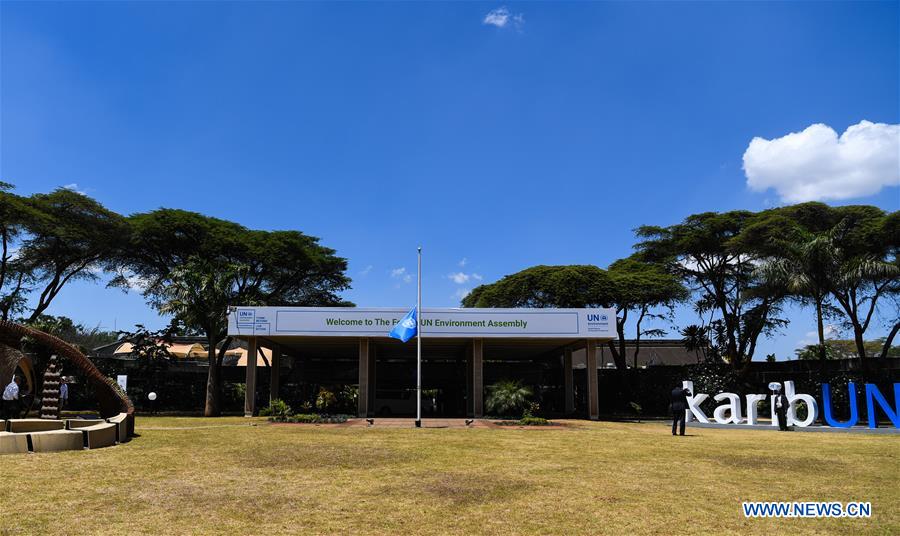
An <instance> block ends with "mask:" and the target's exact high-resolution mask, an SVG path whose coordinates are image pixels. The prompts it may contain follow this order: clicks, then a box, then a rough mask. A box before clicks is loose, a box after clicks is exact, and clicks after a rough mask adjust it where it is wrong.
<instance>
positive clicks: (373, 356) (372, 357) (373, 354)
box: [368, 343, 378, 416]
mask: <svg viewBox="0 0 900 536" xmlns="http://www.w3.org/2000/svg"><path fill="white" fill-rule="evenodd" d="M377 361H378V347H376V346H375V345H374V344H372V343H370V344H369V411H368V413H369V415H372V416H374V415H375V412H376V411H378V408H376V407H375V382H376V379H375V375H376V374H377V373H378V367H376V366H375V363H376V362H377Z"/></svg>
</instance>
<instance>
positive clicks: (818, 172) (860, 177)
mask: <svg viewBox="0 0 900 536" xmlns="http://www.w3.org/2000/svg"><path fill="white" fill-rule="evenodd" d="M744 173H745V174H746V176H747V186H748V187H749V188H750V189H751V190H754V191H758V192H762V191H765V190H767V189H769V188H772V189H774V190H775V191H776V192H777V193H778V195H779V197H780V198H781V200H782V201H784V202H787V203H799V202H803V201H814V200H838V199H852V198H856V197H864V196H868V195H873V194H876V193H878V192H879V191H880V190H881V189H882V188H883V187H885V186H897V185H900V125H889V124H886V123H872V122H870V121H860V122H859V123H858V124H856V125H852V126H850V127H848V128H847V130H846V131H845V132H844V133H843V134H841V135H840V137H838V135H837V132H835V131H834V129H832V128H831V127H829V126H828V125H823V124H821V123H817V124H815V125H810V126H809V127H807V128H806V129H805V130H803V132H792V133H790V134H788V135H786V136H783V137H781V138H775V139H773V140H767V139H764V138H760V137H756V138H753V140H752V141H751V142H750V145H749V146H748V147H747V150H746V151H745V152H744Z"/></svg>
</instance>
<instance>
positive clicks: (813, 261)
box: [735, 203, 900, 359]
mask: <svg viewBox="0 0 900 536" xmlns="http://www.w3.org/2000/svg"><path fill="white" fill-rule="evenodd" d="M735 242H737V243H739V244H740V245H741V247H744V248H746V249H750V250H753V251H755V252H756V253H758V254H759V255H761V256H763V257H764V258H765V259H766V262H765V263H764V264H762V266H761V269H760V270H759V271H758V275H761V276H764V277H763V278H762V282H764V283H773V284H775V285H776V286H777V285H781V286H782V288H783V289H784V290H785V291H786V292H787V293H788V294H790V295H791V296H793V297H795V298H797V299H800V300H809V301H810V302H811V303H812V304H813V305H814V306H815V309H816V318H817V328H818V329H817V331H818V334H819V352H820V354H819V355H820V358H821V359H825V358H826V357H827V356H826V355H825V351H826V350H825V347H824V344H825V343H824V322H823V317H825V316H827V315H828V314H829V313H832V314H837V315H843V317H844V324H845V326H846V327H847V328H849V329H850V330H852V332H853V336H854V341H855V344H856V350H857V355H858V356H859V357H860V358H862V359H865V358H866V357H867V350H866V346H865V333H866V331H867V330H868V329H869V327H870V326H871V325H872V323H873V320H874V319H875V318H876V317H877V316H878V314H879V311H884V309H885V307H883V305H884V304H885V298H887V299H888V302H891V301H892V302H893V305H895V307H894V308H893V310H892V311H889V312H888V314H889V318H888V325H889V326H890V325H893V326H898V325H900V318H898V317H900V314H898V308H897V307H896V304H897V296H898V291H900V267H898V261H897V248H898V246H900V213H898V212H894V213H892V214H885V212H884V211H882V210H881V209H879V208H877V207H873V206H865V205H861V206H846V207H829V206H828V205H825V204H823V203H803V204H800V205H793V206H789V207H781V208H777V209H771V210H767V211H763V212H761V213H759V214H757V215H756V216H754V218H753V221H752V222H751V223H750V224H749V225H747V226H746V228H745V229H744V231H743V232H742V233H741V236H739V237H738V238H737V239H736V240H735ZM831 300H833V301H834V304H835V305H836V308H833V307H831V306H830V304H829V302H830V301H831ZM889 329H890V331H891V333H896V330H894V329H893V328H889ZM897 329H900V328H897ZM891 340H892V337H890V336H889V337H888V339H887V340H886V343H887V344H888V345H889V344H890V342H891ZM882 354H885V352H884V351H882Z"/></svg>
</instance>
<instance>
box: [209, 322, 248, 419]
mask: <svg viewBox="0 0 900 536" xmlns="http://www.w3.org/2000/svg"><path fill="white" fill-rule="evenodd" d="M207 342H208V343H209V350H208V351H207V360H208V361H209V374H208V375H207V377H206V407H205V408H204V409H203V416H204V417H218V416H220V415H221V414H222V369H221V367H220V366H219V362H218V360H217V359H216V343H215V341H213V340H211V339H208V340H207ZM254 357H255V356H254Z"/></svg>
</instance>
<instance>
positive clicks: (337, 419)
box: [269, 413, 348, 424]
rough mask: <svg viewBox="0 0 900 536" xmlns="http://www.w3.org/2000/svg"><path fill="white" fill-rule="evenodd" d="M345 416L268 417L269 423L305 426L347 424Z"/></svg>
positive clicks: (304, 414) (298, 414) (298, 415)
mask: <svg viewBox="0 0 900 536" xmlns="http://www.w3.org/2000/svg"><path fill="white" fill-rule="evenodd" d="M347 419H348V416H347V415H319V414H318V413H297V414H296V415H277V416H273V417H269V421H271V422H290V423H307V424H340V423H345V422H347Z"/></svg>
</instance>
